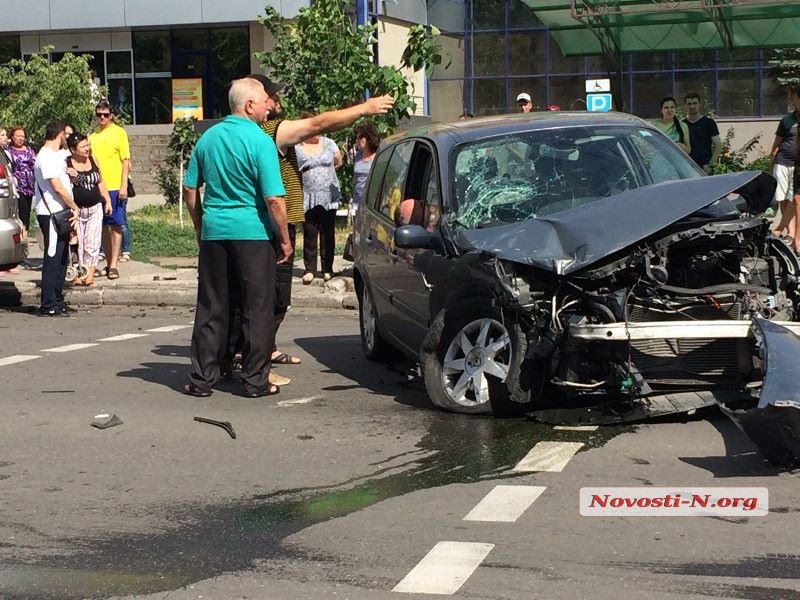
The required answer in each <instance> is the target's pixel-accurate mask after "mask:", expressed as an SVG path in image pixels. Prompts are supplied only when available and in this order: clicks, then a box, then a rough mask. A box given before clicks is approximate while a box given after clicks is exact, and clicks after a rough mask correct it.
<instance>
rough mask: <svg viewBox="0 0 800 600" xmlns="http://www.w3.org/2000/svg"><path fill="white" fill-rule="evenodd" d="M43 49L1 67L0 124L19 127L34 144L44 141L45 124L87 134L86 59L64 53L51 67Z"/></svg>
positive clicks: (88, 92) (90, 108)
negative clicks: (61, 123)
mask: <svg viewBox="0 0 800 600" xmlns="http://www.w3.org/2000/svg"><path fill="white" fill-rule="evenodd" d="M51 50H52V48H43V49H42V53H43V54H41V55H39V54H36V55H33V56H31V57H30V58H29V59H28V60H19V59H15V60H12V61H9V62H8V63H6V64H4V65H1V66H0V123H2V124H3V125H5V126H8V127H13V126H16V125H22V126H23V127H24V128H25V132H26V133H27V135H28V137H29V138H30V139H31V140H32V141H33V142H34V143H36V144H39V143H41V142H42V140H43V139H44V132H45V128H46V127H47V124H48V123H49V122H50V121H53V120H55V119H61V120H64V121H67V122H69V123H72V124H73V125H75V127H76V129H77V131H88V130H89V127H90V125H91V122H92V118H93V117H94V105H95V103H94V101H93V100H92V92H91V89H90V87H89V79H90V68H89V62H88V59H89V58H90V56H89V55H86V54H84V55H81V56H76V55H74V54H71V53H69V52H68V53H66V54H65V55H64V57H63V58H62V59H61V60H59V61H58V62H54V63H50V62H49V60H48V57H47V53H48V52H49V51H51Z"/></svg>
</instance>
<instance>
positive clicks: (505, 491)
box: [464, 485, 547, 523]
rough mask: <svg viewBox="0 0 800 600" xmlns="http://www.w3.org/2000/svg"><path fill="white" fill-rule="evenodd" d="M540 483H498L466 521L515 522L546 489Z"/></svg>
mask: <svg viewBox="0 0 800 600" xmlns="http://www.w3.org/2000/svg"><path fill="white" fill-rule="evenodd" d="M545 489H547V488H545V487H542V486H540V485H498V486H496V487H495V488H494V489H493V490H492V491H491V492H489V493H488V494H486V496H485V497H484V498H483V500H481V501H480V502H479V503H478V504H477V506H475V508H473V509H472V510H471V511H470V512H469V513H468V514H467V516H466V517H464V520H465V521H484V522H490V523H514V522H515V521H516V520H517V519H519V518H520V517H521V516H522V513H524V512H525V511H526V510H528V507H530V505H531V504H533V503H534V502H536V499H537V498H538V497H539V496H541V495H542V492H544V491H545Z"/></svg>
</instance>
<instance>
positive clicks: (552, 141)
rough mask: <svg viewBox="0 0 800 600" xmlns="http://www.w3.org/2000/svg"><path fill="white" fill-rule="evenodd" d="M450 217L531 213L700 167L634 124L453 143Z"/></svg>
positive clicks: (516, 217)
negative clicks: (451, 207)
mask: <svg viewBox="0 0 800 600" xmlns="http://www.w3.org/2000/svg"><path fill="white" fill-rule="evenodd" d="M455 152H456V154H455V173H454V182H453V189H454V190H455V200H456V202H455V206H456V210H455V214H454V224H455V225H456V226H459V227H463V228H466V229H474V228H477V227H487V226H491V225H495V224H502V223H514V222H517V221H524V220H526V219H532V218H533V219H535V218H537V217H544V216H547V215H551V214H554V213H558V212H561V211H564V210H567V209H570V208H576V207H579V206H583V205H585V204H588V203H590V202H593V201H595V200H597V199H599V198H603V197H606V196H613V195H614V194H619V193H620V192H624V191H627V190H632V189H635V188H639V187H642V186H645V185H652V184H655V183H661V182H664V181H671V180H675V179H689V178H692V177H699V176H701V174H700V173H699V172H698V171H696V170H695V169H694V168H693V167H692V166H691V165H689V164H688V163H687V161H686V160H685V157H682V156H681V155H680V150H678V149H677V148H675V147H674V145H672V144H669V142H668V141H667V140H666V139H663V138H662V136H658V135H655V134H654V133H653V132H652V131H650V130H648V129H645V128H641V127H625V128H620V127H614V128H611V127H605V128H600V127H598V128H587V127H571V128H564V129H559V130H556V131H553V130H549V131H533V132H529V133H522V134H518V135H513V136H502V137H497V138H492V139H488V140H481V141H479V142H473V143H469V144H465V145H462V146H459V147H458V148H457V149H456V150H455Z"/></svg>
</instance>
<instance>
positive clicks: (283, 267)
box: [225, 223, 297, 363]
mask: <svg viewBox="0 0 800 600" xmlns="http://www.w3.org/2000/svg"><path fill="white" fill-rule="evenodd" d="M287 228H288V230H289V243H290V244H291V245H292V255H291V256H290V257H289V258H288V259H287V260H285V261H284V262H282V263H281V264H279V265H278V266H277V269H276V272H275V310H274V311H273V312H274V318H273V320H272V324H273V327H272V329H273V332H272V341H273V348H272V350H275V349H276V348H275V346H274V344H275V339H276V338H277V336H278V329H280V326H281V323H283V319H284V317H286V313H287V311H288V310H289V306H290V305H291V303H292V276H293V272H292V271H293V270H294V246H295V241H296V239H297V238H296V229H295V226H294V224H293V223H289V225H288V227H287ZM229 325H230V332H229V334H228V353H227V355H226V357H225V361H226V362H227V363H230V362H231V361H233V357H234V356H236V355H237V354H238V353H240V352H241V351H242V346H243V344H244V336H243V335H242V311H241V310H240V308H239V290H238V288H237V287H236V286H235V285H234V286H232V288H231V310H230V323H229ZM270 356H272V352H270Z"/></svg>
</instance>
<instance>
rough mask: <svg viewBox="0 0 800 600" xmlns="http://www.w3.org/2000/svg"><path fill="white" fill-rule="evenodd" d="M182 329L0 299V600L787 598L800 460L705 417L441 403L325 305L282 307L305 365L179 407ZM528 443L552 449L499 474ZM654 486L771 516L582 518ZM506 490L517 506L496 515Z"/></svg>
mask: <svg viewBox="0 0 800 600" xmlns="http://www.w3.org/2000/svg"><path fill="white" fill-rule="evenodd" d="M191 322H192V312H191V311H189V310H185V309H141V310H140V309H120V308H112V307H106V308H103V309H100V310H93V311H92V312H82V313H80V314H79V315H77V316H76V317H74V318H71V319H43V318H37V317H34V316H31V315H28V314H25V313H22V312H0V342H1V343H0V407H2V414H3V417H4V418H3V419H2V420H0V440H2V442H0V598H2V599H3V600H6V599H8V600H11V599H25V600H40V599H48V600H49V599H58V600H71V599H77V598H109V597H118V598H119V597H124V598H131V599H133V598H136V599H144V598H147V599H166V598H169V599H170V600H189V599H196V598H211V599H215V600H234V599H240V598H251V599H269V600H272V599H275V600H294V599H297V600H300V599H303V600H307V599H331V598H339V599H351V600H361V599H370V600H372V599H377V600H381V599H403V598H428V597H430V596H431V595H432V594H434V593H435V594H436V595H437V596H451V597H455V598H459V597H460V598H473V599H474V598H477V599H487V600H488V599H492V600H504V599H521V598H559V599H560V598H564V599H575V598H593V599H604V598H608V599H627V598H636V599H640V598H659V599H660V598H665V599H667V598H669V599H678V598H680V599H686V598H708V597H716V598H756V599H770V600H772V599H778V598H779V599H784V598H800V552H798V544H797V530H798V527H797V526H798V523H800V518H799V516H798V511H800V508H798V506H800V486H798V479H799V477H798V474H797V473H786V472H779V471H777V470H775V469H773V468H772V467H770V466H769V465H768V464H767V463H765V462H764V460H763V459H762V457H761V456H760V455H759V454H758V452H757V450H756V449H755V447H754V446H753V445H752V444H751V443H750V442H749V441H748V440H747V438H746V437H744V435H743V434H741V433H740V432H739V431H738V430H736V429H735V427H733V425H732V424H731V423H730V422H729V421H727V420H726V419H725V418H724V417H722V416H720V415H718V414H717V413H716V412H715V411H709V412H706V413H704V414H702V415H698V416H697V417H695V418H693V419H692V420H690V421H689V422H686V423H684V422H680V421H678V420H666V421H662V422H659V423H655V424H648V425H641V426H638V427H628V428H618V427H606V428H601V429H599V430H597V431H563V430H555V429H554V428H553V427H551V426H546V425H539V424H534V423H531V422H528V421H525V420H522V419H513V420H495V419H491V418H474V417H461V416H457V415H451V414H447V413H443V412H440V411H437V410H434V409H433V408H431V406H430V405H429V403H428V401H427V399H426V397H425V394H424V390H423V388H422V385H421V383H420V382H419V381H418V380H417V378H416V377H415V376H414V373H413V365H411V364H409V363H407V362H405V361H403V360H397V361H396V362H395V363H393V364H388V365H376V364H372V363H369V362H367V361H366V360H365V359H364V358H363V357H362V354H361V349H360V342H359V338H358V323H357V320H356V316H355V315H354V314H352V313H350V312H345V311H329V312H310V311H293V312H292V313H290V316H289V318H288V319H287V321H286V324H285V326H284V329H283V332H282V341H283V344H282V346H283V349H284V350H287V351H290V352H292V353H295V354H297V355H299V356H301V357H302V358H303V364H302V365H301V366H283V367H280V368H279V369H278V371H279V372H280V373H282V374H284V375H287V376H290V377H292V378H293V382H292V384H291V385H289V386H286V387H284V388H283V389H282V390H281V393H280V394H279V395H277V396H271V397H268V398H262V399H255V400H252V399H246V398H243V397H241V396H239V395H237V393H238V390H239V387H238V384H236V383H235V382H224V383H223V384H222V385H221V386H220V389H219V390H218V391H217V392H215V393H214V395H213V396H211V397H210V398H206V399H197V398H191V397H187V396H185V395H182V394H181V393H179V392H178V391H177V390H178V389H179V387H180V385H181V384H182V383H183V382H184V381H185V377H186V375H187V372H188V369H189V359H188V340H189V337H190V332H191V330H190V328H189V325H190V323H191ZM98 340H100V341H98ZM31 357H36V358H31ZM100 413H107V414H116V415H118V416H119V418H120V419H121V420H122V421H123V424H122V425H119V426H115V427H111V428H108V429H102V430H101V429H96V428H94V427H91V426H90V423H91V422H92V419H93V418H94V416H95V415H97V414H100ZM195 416H200V417H206V418H211V419H217V420H222V421H229V422H230V423H231V424H232V426H233V428H234V429H235V432H236V436H237V437H236V439H232V438H231V437H229V435H228V434H227V433H226V432H225V431H224V430H223V429H221V428H218V427H215V426H212V425H208V424H204V423H198V422H195V421H194V420H193V418H194V417H195ZM540 442H554V443H556V444H560V446H558V448H560V449H561V450H558V451H557V452H555V454H559V453H561V454H562V458H563V460H561V461H558V460H555V459H554V457H553V456H550V459H552V460H551V464H550V466H551V467H553V468H552V469H551V470H550V471H537V470H535V471H532V472H526V471H522V472H520V471H516V470H514V469H515V468H517V469H519V468H520V467H519V465H521V464H523V463H525V461H523V459H525V458H526V456H527V457H528V458H530V455H529V452H530V451H531V450H532V448H534V446H536V444H537V443H540ZM578 444H583V446H581V448H580V451H579V452H577V453H576V454H574V455H573V452H574V450H575V449H576V448H577V445H578ZM540 447H541V446H540ZM551 447H555V446H551ZM564 448H566V449H567V451H566V453H563V452H562V450H563V449H564ZM569 448H572V449H573V450H572V451H569ZM534 452H535V451H534ZM526 460H527V459H526ZM556 463H559V464H556ZM525 464H527V463H525ZM534 468H535V467H534ZM662 485H663V486H684V487H686V486H689V487H692V486H706V487H707V486H760V487H766V488H768V489H769V494H770V512H769V514H768V515H767V516H765V517H703V518H692V517H582V516H580V515H579V512H578V494H579V490H580V488H581V487H584V486H644V487H649V486H662ZM507 486H514V490H512V491H514V492H515V493H517V494H521V495H522V496H527V498H528V501H527V502H526V503H524V505H523V506H522V508H521V509H520V510H518V511H517V512H516V514H515V515H513V517H512V518H509V519H507V520H506V521H505V522H502V521H501V520H500V519H499V514H500V513H502V512H503V511H502V509H501V508H498V505H494V504H487V502H488V499H490V498H496V497H497V496H496V494H500V493H503V492H505V491H508V489H507ZM487 506H488V508H487ZM481 509H483V511H482V512H483V517H482V518H478V519H477V520H475V519H476V516H475V515H476V511H477V514H479V513H481ZM487 515H488V516H487ZM465 517H468V519H466V520H465ZM429 553H431V554H430V555H429ZM426 555H429V556H428V558H427V559H426V558H425V557H426Z"/></svg>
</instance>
